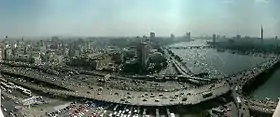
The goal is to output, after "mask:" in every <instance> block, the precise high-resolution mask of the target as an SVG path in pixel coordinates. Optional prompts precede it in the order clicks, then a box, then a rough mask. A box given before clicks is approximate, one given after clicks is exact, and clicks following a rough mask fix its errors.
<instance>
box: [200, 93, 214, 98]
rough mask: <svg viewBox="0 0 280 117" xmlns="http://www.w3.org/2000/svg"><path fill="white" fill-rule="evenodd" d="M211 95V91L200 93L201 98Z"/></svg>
mask: <svg viewBox="0 0 280 117" xmlns="http://www.w3.org/2000/svg"><path fill="white" fill-rule="evenodd" d="M212 95H213V93H212V92H205V93H203V94H202V97H203V98H208V97H211V96H212Z"/></svg>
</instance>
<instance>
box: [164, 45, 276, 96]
mask: <svg viewBox="0 0 280 117" xmlns="http://www.w3.org/2000/svg"><path fill="white" fill-rule="evenodd" d="M203 45H206V41H205V40H195V41H191V42H182V43H177V44H172V45H170V46H172V47H182V46H183V47H185V46H203ZM172 51H173V52H174V53H175V54H177V55H179V56H180V57H182V58H183V60H184V62H185V63H186V66H187V67H188V68H189V69H190V70H191V71H192V72H193V73H208V74H209V78H222V77H224V76H227V75H230V74H233V73H236V72H238V71H242V70H245V69H247V68H250V67H252V66H254V65H256V64H258V63H261V62H264V61H266V60H267V58H263V57H257V56H251V55H240V54H232V53H231V52H228V51H224V52H218V51H217V50H216V49H172ZM278 83H280V69H279V70H276V72H275V73H274V74H273V75H272V76H271V78H269V80H268V81H266V82H265V83H264V84H263V85H262V86H260V87H259V88H258V89H256V90H255V91H254V92H253V93H252V94H251V96H253V97H255V98H257V99H265V97H269V98H271V99H273V100H276V99H277V97H278V96H280V91H277V90H275V89H279V88H280V85H278Z"/></svg>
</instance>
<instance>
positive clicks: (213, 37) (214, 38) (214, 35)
mask: <svg viewBox="0 0 280 117" xmlns="http://www.w3.org/2000/svg"><path fill="white" fill-rule="evenodd" d="M212 39H213V43H215V42H216V34H213V36H212Z"/></svg>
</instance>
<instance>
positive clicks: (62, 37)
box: [0, 35, 280, 40]
mask: <svg viewBox="0 0 280 117" xmlns="http://www.w3.org/2000/svg"><path fill="white" fill-rule="evenodd" d="M143 36H144V35H143ZM143 36H139V37H143ZM146 36H148V37H149V35H146ZM219 36H220V38H222V37H223V36H226V38H234V37H236V36H237V35H235V36H228V35H219ZM245 36H247V35H241V38H244V37H245ZM52 37H58V38H60V39H67V38H71V39H73V38H83V39H84V38H136V37H137V36H28V37H27V36H26V37H9V36H8V38H7V39H8V40H9V39H11V40H13V39H16V40H18V39H22V38H23V39H31V40H33V39H35V40H36V39H39V40H40V39H43V40H44V39H50V38H52ZM156 37H158V38H170V36H156ZM182 37H185V35H181V36H176V35H175V38H182ZM201 37H203V38H205V37H210V38H212V35H201V36H191V38H201ZM249 37H250V38H260V37H257V36H249ZM275 37H276V36H274V37H265V36H264V39H272V38H275ZM277 37H278V38H279V39H280V37H279V36H277ZM4 39H5V38H4V36H3V37H2V38H0V40H4Z"/></svg>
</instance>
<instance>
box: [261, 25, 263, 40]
mask: <svg viewBox="0 0 280 117" xmlns="http://www.w3.org/2000/svg"><path fill="white" fill-rule="evenodd" d="M261 40H263V26H262V25H261Z"/></svg>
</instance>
